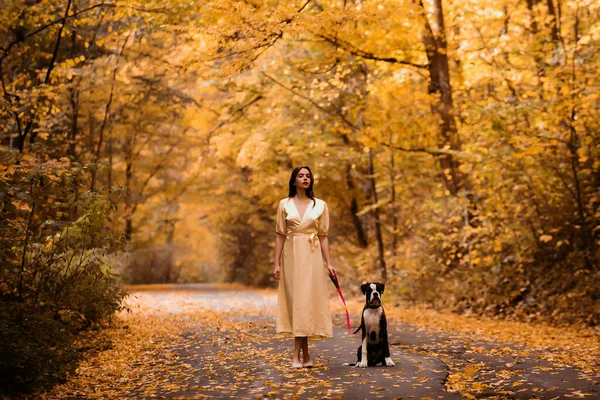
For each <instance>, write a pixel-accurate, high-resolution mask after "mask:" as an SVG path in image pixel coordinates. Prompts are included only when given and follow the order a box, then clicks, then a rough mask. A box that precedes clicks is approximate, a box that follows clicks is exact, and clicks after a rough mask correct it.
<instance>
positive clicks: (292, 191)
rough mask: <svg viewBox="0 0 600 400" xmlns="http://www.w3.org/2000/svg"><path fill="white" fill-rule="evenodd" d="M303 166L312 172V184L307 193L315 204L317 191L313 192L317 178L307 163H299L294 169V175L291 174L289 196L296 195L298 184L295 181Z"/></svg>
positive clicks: (306, 190)
mask: <svg viewBox="0 0 600 400" xmlns="http://www.w3.org/2000/svg"><path fill="white" fill-rule="evenodd" d="M302 168H306V169H307V170H308V173H309V174H310V186H309V187H308V189H305V192H306V195H307V196H308V197H310V198H311V199H312V201H313V204H316V200H315V192H313V184H314V183H315V178H314V177H313V173H312V171H311V170H310V168H308V166H307V165H299V166H297V167H296V168H294V170H293V171H292V176H290V184H289V187H290V190H289V193H288V197H294V196H295V195H296V185H294V183H295V182H296V177H297V176H298V172H300V170H301V169H302Z"/></svg>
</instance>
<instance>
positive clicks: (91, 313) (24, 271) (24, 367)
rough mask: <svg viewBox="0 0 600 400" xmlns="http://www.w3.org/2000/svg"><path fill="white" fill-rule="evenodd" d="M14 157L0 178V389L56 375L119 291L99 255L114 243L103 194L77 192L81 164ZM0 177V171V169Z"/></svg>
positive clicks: (116, 301) (25, 386)
mask: <svg viewBox="0 0 600 400" xmlns="http://www.w3.org/2000/svg"><path fill="white" fill-rule="evenodd" d="M35 165H36V163H35V159H31V156H26V157H22V158H21V159H20V160H19V162H18V163H15V164H13V165H9V166H8V167H7V170H8V171H9V172H10V174H4V175H2V177H4V178H3V180H2V179H0V200H1V201H2V202H3V212H2V214H1V219H0V236H1V237H2V239H1V241H0V255H2V260H3V264H2V269H0V388H1V389H0V391H5V392H15V391H18V392H24V391H29V390H33V389H35V388H36V387H39V386H48V385H51V384H54V383H56V382H58V381H60V380H62V379H64V378H65V377H66V376H67V374H68V373H69V372H72V371H73V370H74V368H75V366H76V364H77V361H78V359H79V352H77V351H75V348H74V340H75V339H76V337H77V334H78V333H79V332H81V331H82V330H83V329H86V328H89V327H90V326H93V325H95V324H99V323H101V322H102V321H105V320H107V319H108V318H110V317H111V316H112V315H113V314H114V312H115V311H117V310H119V309H120V308H121V307H122V306H121V302H122V300H123V298H124V296H125V293H124V292H123V290H122V289H121V287H120V284H119V280H118V277H117V276H116V275H114V273H113V272H112V267H111V266H110V265H108V263H107V262H106V257H107V256H108V255H109V254H110V253H113V252H115V251H117V250H118V249H120V248H121V246H120V244H121V239H120V237H119V236H118V235H115V234H113V233H111V231H110V229H108V226H107V225H108V218H109V215H110V214H111V212H112V211H114V208H113V207H112V206H111V201H110V199H109V198H108V196H107V195H105V194H102V193H97V192H89V191H88V192H81V189H82V188H83V182H84V181H85V180H84V178H85V176H86V173H85V170H84V168H83V167H82V166H80V165H77V164H76V163H71V162H70V161H69V160H67V159H64V160H52V161H50V162H47V163H44V164H42V163H39V164H37V165H41V167H39V166H38V167H34V166H35ZM0 178H1V177H0Z"/></svg>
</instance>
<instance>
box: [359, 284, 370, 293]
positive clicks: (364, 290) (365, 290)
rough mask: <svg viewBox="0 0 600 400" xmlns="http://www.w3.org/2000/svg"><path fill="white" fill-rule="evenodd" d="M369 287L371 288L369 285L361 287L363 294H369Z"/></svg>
mask: <svg viewBox="0 0 600 400" xmlns="http://www.w3.org/2000/svg"><path fill="white" fill-rule="evenodd" d="M368 287H369V284H368V283H363V284H362V285H360V290H361V291H362V293H363V294H367V288H368Z"/></svg>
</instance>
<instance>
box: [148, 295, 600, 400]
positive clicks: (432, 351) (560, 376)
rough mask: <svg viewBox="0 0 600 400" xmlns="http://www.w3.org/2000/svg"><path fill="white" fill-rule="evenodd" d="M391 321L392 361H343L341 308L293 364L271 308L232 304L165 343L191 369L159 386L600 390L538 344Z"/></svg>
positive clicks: (525, 395)
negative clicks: (311, 362)
mask: <svg viewBox="0 0 600 400" xmlns="http://www.w3.org/2000/svg"><path fill="white" fill-rule="evenodd" d="M196 289H197V290H193V294H191V296H192V298H191V299H190V301H193V302H196V301H197V302H203V303H204V304H205V305H208V306H211V307H212V306H213V305H214V306H215V307H217V308H220V309H222V310H232V309H235V308H236V305H240V304H248V303H253V304H255V305H259V307H258V309H261V308H262V307H263V306H272V302H273V301H274V299H273V298H272V297H270V298H268V297H267V298H266V297H264V296H262V295H261V294H259V293H255V292H252V291H242V292H235V291H222V290H215V288H214V287H210V286H197V287H196ZM186 290H190V288H189V287H188V288H186ZM156 296H157V300H159V301H162V302H168V301H169V295H168V292H163V293H157V294H156ZM161 296H162V297H161ZM355 319H357V318H355V316H353V320H355ZM215 321H217V320H215ZM390 323H391V327H390V342H391V343H392V348H391V350H392V358H393V359H394V361H395V363H396V365H395V366H394V367H383V366H381V367H379V366H378V367H371V368H366V369H361V368H354V367H350V366H344V365H343V363H347V362H353V361H354V360H355V357H356V349H357V347H358V345H359V341H360V337H359V335H358V334H357V335H349V334H348V333H347V331H346V329H345V328H344V319H343V317H342V315H336V316H335V318H334V325H335V326H336V328H335V330H334V338H333V339H330V340H324V341H311V342H310V344H309V345H310V349H311V353H312V355H313V358H314V359H315V367H314V368H312V369H307V368H303V369H291V368H290V363H291V350H292V340H291V339H274V338H273V334H274V324H275V321H274V318H273V316H272V315H269V314H262V315H261V314H253V313H251V312H250V313H240V312H238V313H233V314H231V315H228V316H227V317H226V321H224V322H215V325H212V324H210V323H209V324H197V325H194V324H191V325H189V329H188V331H187V332H185V333H184V335H183V338H182V339H183V340H182V341H181V343H179V344H177V345H174V346H173V347H172V348H171V349H170V350H171V351H173V352H175V353H176V354H177V355H178V358H179V361H180V362H182V363H183V364H184V365H187V366H188V368H189V370H190V371H192V374H191V378H190V379H188V380H187V382H186V384H185V385H182V386H181V389H179V390H176V391H173V390H170V391H163V392H161V391H160V390H159V391H158V392H157V393H156V395H157V396H158V397H170V398H179V397H181V398H203V397H216V398H300V399H308V398H343V399H368V398H390V399H391V398H401V399H413V398H414V399H426V398H429V399H458V398H463V396H461V395H460V394H459V393H457V392H454V391H450V390H448V386H452V385H453V386H452V387H458V388H466V389H465V390H461V392H463V394H465V395H468V396H474V397H478V398H497V399H505V398H515V399H554V398H590V399H600V377H599V376H589V375H586V374H584V373H583V372H582V371H578V370H576V369H573V368H568V367H561V368H557V367H555V366H553V365H551V364H550V363H549V362H547V361H543V360H542V359H540V358H539V357H538V356H539V352H540V351H541V350H533V349H526V348H524V347H519V346H515V345H510V344H504V343H496V342H489V341H484V340H479V339H478V338H472V337H465V336H464V335H463V336H458V335H451V334H447V333H442V332H431V331H427V330H423V329H421V328H419V327H416V326H411V325H407V324H403V325H399V324H394V321H390ZM449 379H451V381H450V382H448V380H449ZM448 383H450V385H448ZM468 393H471V394H468ZM473 393H474V395H473ZM471 398H472V397H471Z"/></svg>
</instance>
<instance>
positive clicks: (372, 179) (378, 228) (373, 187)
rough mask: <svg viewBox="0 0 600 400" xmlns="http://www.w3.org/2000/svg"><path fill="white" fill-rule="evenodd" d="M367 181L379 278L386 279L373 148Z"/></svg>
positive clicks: (370, 154) (384, 280)
mask: <svg viewBox="0 0 600 400" xmlns="http://www.w3.org/2000/svg"><path fill="white" fill-rule="evenodd" d="M369 181H370V182H371V193H372V196H371V199H372V205H373V215H374V216H375V237H376V238H377V248H378V250H379V268H381V279H382V280H383V282H386V281H387V265H386V263H385V250H384V246H383V236H382V234H381V218H380V216H379V207H378V206H377V203H378V202H379V200H378V198H377V187H376V185H375V168H374V166H373V150H371V149H369Z"/></svg>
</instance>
